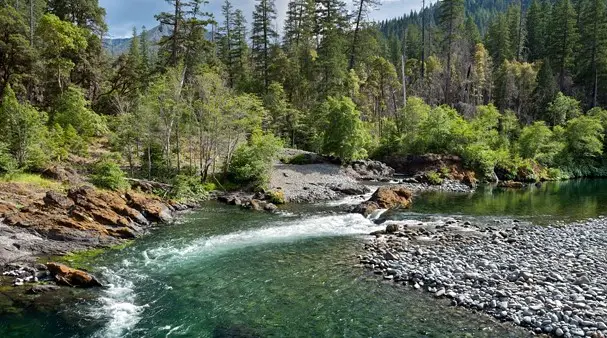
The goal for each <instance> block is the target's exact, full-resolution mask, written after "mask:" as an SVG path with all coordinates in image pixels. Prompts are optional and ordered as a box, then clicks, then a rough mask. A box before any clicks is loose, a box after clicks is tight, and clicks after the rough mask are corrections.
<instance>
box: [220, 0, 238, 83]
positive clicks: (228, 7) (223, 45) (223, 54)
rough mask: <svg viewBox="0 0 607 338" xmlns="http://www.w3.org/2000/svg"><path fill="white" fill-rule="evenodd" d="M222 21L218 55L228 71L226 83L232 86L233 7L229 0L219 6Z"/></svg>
mask: <svg viewBox="0 0 607 338" xmlns="http://www.w3.org/2000/svg"><path fill="white" fill-rule="evenodd" d="M221 14H222V15H223V23H222V25H221V27H220V28H219V55H220V59H221V61H222V62H223V63H224V65H225V66H226V69H227V72H228V83H229V85H230V87H233V86H234V60H233V56H234V55H233V53H232V47H233V46H234V37H233V34H234V8H233V6H232V3H231V2H230V0H225V2H224V4H223V5H222V6H221Z"/></svg>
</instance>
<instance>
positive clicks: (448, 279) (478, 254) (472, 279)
mask: <svg viewBox="0 0 607 338" xmlns="http://www.w3.org/2000/svg"><path fill="white" fill-rule="evenodd" d="M388 228H389V229H390V231H389V232H391V234H388V235H383V236H382V235H379V236H378V237H377V238H375V239H373V240H370V242H369V243H368V244H366V245H365V251H366V252H367V253H366V254H365V255H364V256H362V257H361V260H360V261H361V263H362V264H364V265H365V266H366V267H367V268H368V269H370V270H372V271H373V272H374V273H376V274H381V275H383V278H384V279H386V280H391V281H394V282H397V283H399V284H404V285H407V286H411V287H413V288H415V289H423V290H426V291H428V292H430V293H432V294H434V296H435V297H437V298H443V297H446V298H449V299H451V302H452V304H453V305H458V306H464V307H467V308H471V309H474V310H478V311H482V312H485V313H487V314H489V315H491V316H493V317H495V318H497V319H499V320H503V321H511V322H513V323H515V324H517V325H520V326H523V327H526V328H528V329H529V330H531V331H533V332H535V333H546V334H550V335H553V336H557V337H561V336H564V337H584V336H586V337H604V336H605V335H606V334H607V325H606V323H607V278H606V277H605V276H607V253H606V251H605V247H606V246H607V242H606V238H607V219H606V218H598V219H591V220H588V221H583V222H577V223H573V224H569V225H567V226H560V227H540V226H535V225H531V224H524V225H521V224H520V223H519V222H514V221H511V222H505V221H504V222H499V223H497V224H493V225H487V224H471V223H470V222H468V221H466V222H462V221H459V222H458V221H457V220H444V221H438V222H430V223H423V222H422V223H420V222H417V221H389V222H388Z"/></svg>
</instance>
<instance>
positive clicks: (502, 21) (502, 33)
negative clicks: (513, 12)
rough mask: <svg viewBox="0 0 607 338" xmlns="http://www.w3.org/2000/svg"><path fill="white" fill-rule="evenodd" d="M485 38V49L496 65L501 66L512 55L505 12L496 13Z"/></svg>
mask: <svg viewBox="0 0 607 338" xmlns="http://www.w3.org/2000/svg"><path fill="white" fill-rule="evenodd" d="M485 38H486V45H487V49H488V50H489V53H490V54H491V58H492V59H493V61H494V64H495V66H496V67H499V66H501V65H502V63H503V62H504V61H505V60H511V59H512V58H513V57H514V54H513V53H512V48H511V46H512V44H511V43H510V30H509V29H508V17H507V16H506V15H505V14H500V15H498V16H497V17H496V18H495V19H494V20H493V21H492V22H491V24H490V26H489V30H488V32H487V36H486V37H485Z"/></svg>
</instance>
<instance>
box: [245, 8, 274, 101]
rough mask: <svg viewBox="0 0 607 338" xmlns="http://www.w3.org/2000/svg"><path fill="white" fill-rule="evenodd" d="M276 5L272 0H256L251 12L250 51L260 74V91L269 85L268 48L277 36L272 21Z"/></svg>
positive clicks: (263, 90)
mask: <svg viewBox="0 0 607 338" xmlns="http://www.w3.org/2000/svg"><path fill="white" fill-rule="evenodd" d="M275 20H276V6H275V4H274V0H257V4H256V5H255V11H254V12H253V29H252V35H251V42H252V46H251V53H252V57H253V60H254V63H255V69H256V71H257V73H258V74H259V75H260V80H261V92H264V93H265V92H266V91H267V89H268V86H269V85H270V77H269V73H268V70H269V68H270V62H271V61H270V49H271V47H272V42H273V41H274V39H276V38H277V37H278V33H277V32H276V29H275V27H276V26H275V25H274V21H275Z"/></svg>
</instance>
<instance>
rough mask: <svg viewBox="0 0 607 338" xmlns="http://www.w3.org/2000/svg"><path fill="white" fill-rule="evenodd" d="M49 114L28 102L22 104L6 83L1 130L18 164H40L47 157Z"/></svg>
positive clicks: (41, 164)
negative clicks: (45, 149)
mask: <svg viewBox="0 0 607 338" xmlns="http://www.w3.org/2000/svg"><path fill="white" fill-rule="evenodd" d="M46 119H47V118H46V114H44V113H41V112H39V111H38V110H36V109H35V108H34V107H32V106H31V105H30V104H29V103H25V104H21V103H19V101H18V100H17V98H16V96H15V93H14V92H13V90H12V88H11V86H7V87H6V89H5V92H4V95H3V98H2V102H1V104H0V134H1V135H3V140H4V141H5V142H6V147H7V150H8V152H10V154H11V155H12V156H13V157H14V159H15V161H16V162H17V165H18V166H19V167H28V168H40V167H43V166H44V165H45V163H46V162H47V161H48V158H47V156H46V154H45V152H44V151H43V147H44V146H45V139H46V128H45V126H44V124H45V123H46Z"/></svg>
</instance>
